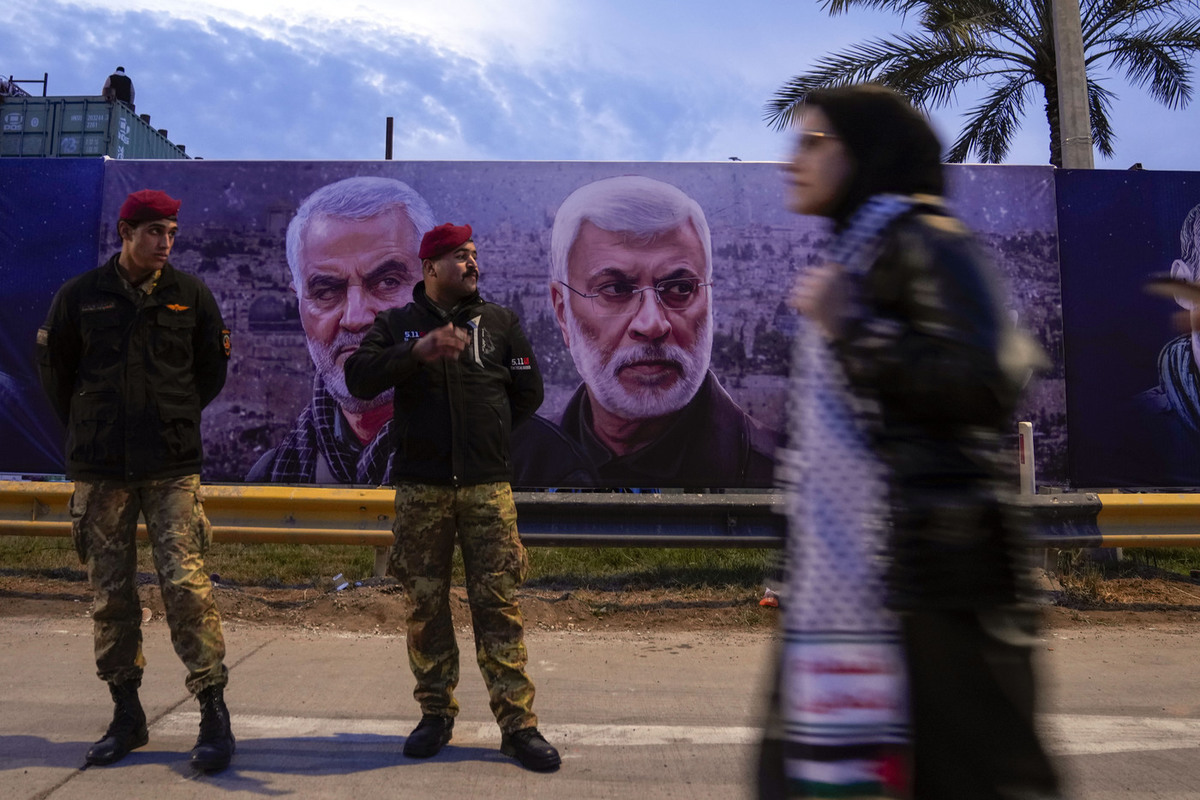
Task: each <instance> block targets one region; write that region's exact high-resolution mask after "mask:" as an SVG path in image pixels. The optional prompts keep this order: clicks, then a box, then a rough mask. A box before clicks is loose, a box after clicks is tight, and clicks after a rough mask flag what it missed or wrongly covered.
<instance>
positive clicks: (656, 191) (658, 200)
mask: <svg viewBox="0 0 1200 800" xmlns="http://www.w3.org/2000/svg"><path fill="white" fill-rule="evenodd" d="M584 222H590V223H592V224H593V225H595V226H596V227H597V228H600V229H601V230H605V231H610V232H613V233H625V234H628V235H630V236H632V237H634V238H635V239H641V240H643V241H645V242H649V241H650V240H652V239H653V237H654V236H656V235H657V234H661V233H666V232H667V231H671V230H674V229H675V228H678V227H680V226H681V225H683V224H684V223H685V222H691V223H692V227H693V228H695V230H696V235H697V236H699V237H700V244H701V246H702V247H703V248H704V279H705V280H706V281H707V280H709V279H710V278H711V277H712V235H711V234H710V233H709V230H708V220H707V219H705V217H704V210H703V209H701V208H700V204H699V203H697V202H696V201H695V200H693V199H692V198H690V197H688V196H687V195H686V194H684V193H683V191H681V190H680V189H679V188H678V187H676V186H672V185H671V184H669V183H663V182H662V181H656V180H654V179H653V178H647V177H645V176H643V175H622V176H619V177H616V178H605V179H603V180H598V181H595V182H593V183H589V184H586V185H584V186H581V187H579V188H578V189H576V190H575V191H573V192H571V194H570V195H568V196H567V199H566V200H564V201H563V202H562V205H560V206H559V207H558V212H557V213H556V214H555V215H554V228H553V230H552V231H551V232H550V280H551V282H553V281H563V282H566V280H567V259H568V257H569V256H570V255H571V247H572V246H573V245H574V244H575V239H576V238H578V236H579V228H580V226H582V225H583V223H584Z"/></svg>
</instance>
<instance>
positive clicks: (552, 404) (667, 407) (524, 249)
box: [0, 161, 1067, 489]
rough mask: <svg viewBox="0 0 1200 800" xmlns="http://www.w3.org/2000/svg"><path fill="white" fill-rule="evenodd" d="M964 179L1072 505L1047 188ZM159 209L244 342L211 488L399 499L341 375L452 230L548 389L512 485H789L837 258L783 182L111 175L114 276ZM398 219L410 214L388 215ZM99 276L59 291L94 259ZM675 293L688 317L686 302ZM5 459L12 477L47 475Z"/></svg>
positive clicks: (213, 165) (102, 229) (453, 169)
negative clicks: (820, 284) (432, 241)
mask: <svg viewBox="0 0 1200 800" xmlns="http://www.w3.org/2000/svg"><path fill="white" fill-rule="evenodd" d="M0 166H5V165H2V164H0ZM948 170H949V177H950V186H951V193H950V194H951V201H952V204H953V205H954V207H955V209H956V211H957V212H958V213H959V214H960V215H961V216H962V217H963V219H964V220H965V221H966V222H967V223H968V224H969V225H970V226H971V227H973V228H974V229H975V230H976V231H977V232H978V234H979V236H980V238H981V240H982V241H983V242H984V244H985V245H986V246H987V248H988V249H989V251H990V252H991V253H992V255H993V257H994V259H995V261H996V263H997V265H998V267H999V268H1000V271H1001V273H1002V275H1003V276H1004V278H1005V279H1006V280H1007V282H1008V284H1009V286H1010V288H1011V289H1012V304H1011V306H1012V313H1013V314H1014V316H1015V317H1017V318H1018V319H1020V320H1021V321H1022V322H1023V323H1024V324H1025V325H1027V326H1028V327H1029V328H1030V329H1031V330H1032V331H1033V332H1034V334H1035V335H1036V336H1037V337H1038V338H1039V340H1040V341H1041V342H1042V343H1043V345H1044V346H1045V348H1046V349H1047V351H1048V353H1049V354H1050V355H1051V359H1052V361H1053V362H1054V364H1055V366H1054V368H1053V369H1052V371H1051V372H1050V373H1048V374H1047V375H1045V376H1043V377H1042V378H1041V379H1040V380H1039V381H1038V382H1037V383H1036V384H1035V385H1034V386H1033V387H1031V391H1030V392H1029V395H1028V397H1027V401H1026V406H1025V408H1023V409H1022V413H1021V416H1022V418H1026V419H1032V420H1033V421H1034V423H1035V427H1036V429H1037V433H1038V443H1039V450H1038V455H1039V459H1040V465H1039V469H1040V479H1041V481H1042V482H1044V483H1058V484H1063V483H1065V482H1066V480H1067V474H1066V458H1067V452H1066V425H1065V409H1066V399H1065V385H1064V380H1063V377H1064V376H1063V371H1062V364H1063V361H1062V335H1063V331H1062V321H1061V313H1060V288H1059V276H1058V249H1059V239H1058V228H1057V221H1056V213H1055V211H1056V209H1055V191H1054V173H1053V170H1051V169H1050V168H1048V167H1047V168H1038V167H961V166H959V167H949V168H948ZM364 178H365V179H368V180H361V179H364ZM381 179H382V180H381ZM141 188H158V189H162V190H165V191H167V192H168V193H170V194H171V195H173V196H175V197H178V198H180V199H181V200H182V201H183V207H182V210H181V212H180V218H179V221H180V235H179V238H178V239H177V241H176V244H175V250H174V252H173V254H172V259H171V260H172V262H173V263H174V264H175V265H176V266H178V267H179V268H181V269H184V270H187V271H189V272H193V273H195V274H197V275H199V276H200V277H202V278H203V279H204V280H205V282H206V283H207V284H208V285H209V286H210V288H211V289H212V290H213V292H214V294H215V295H216V297H217V299H218V302H219V303H220V305H221V307H222V309H223V312H224V315H225V318H226V323H227V325H228V326H229V327H230V329H231V330H232V332H233V355H232V360H231V363H230V374H229V381H228V383H227V385H226V388H225V390H224V391H223V392H222V394H221V395H220V396H219V397H218V398H217V400H216V401H214V403H213V404H212V405H211V406H210V407H209V409H208V410H207V411H206V412H205V415H204V422H203V425H204V434H205V447H206V453H207V460H206V467H205V473H204V476H203V477H204V479H205V480H206V481H210V482H240V481H252V482H287V483H305V482H315V483H320V484H345V483H351V484H361V485H372V484H377V483H380V482H383V481H385V480H386V477H387V455H388V452H389V448H388V447H387V435H388V426H389V424H390V406H388V404H387V403H386V402H383V403H381V404H380V405H378V406H372V405H371V404H370V403H363V402H361V401H359V402H356V401H355V399H353V398H349V397H348V396H347V394H346V392H345V391H344V385H339V376H340V365H341V362H342V361H343V360H344V358H345V355H346V353H348V352H349V351H350V350H351V349H352V348H353V346H354V344H355V343H356V342H357V341H358V340H359V339H360V338H361V336H362V334H363V333H364V332H365V326H366V325H368V324H369V320H370V318H371V317H372V316H373V313H374V311H375V310H377V309H378V308H379V307H386V305H389V304H398V303H403V302H406V301H407V299H408V297H409V296H410V295H411V284H412V282H414V281H415V280H416V279H417V277H418V276H417V275H416V274H415V270H414V267H413V265H412V264H411V263H410V262H411V261H412V260H413V257H414V247H413V241H414V240H417V239H419V233H420V232H421V231H420V229H422V228H424V227H428V226H429V225H431V224H435V223H441V222H454V223H456V224H462V223H468V224H470V225H471V226H472V227H473V229H474V232H475V233H474V236H475V243H476V245H477V247H478V250H479V254H480V262H481V264H480V270H481V277H480V283H479V286H480V293H481V294H482V295H483V296H484V298H485V299H488V300H492V301H495V302H498V303H501V304H503V305H506V306H509V307H511V308H513V309H515V310H516V311H517V312H518V313H519V314H520V316H521V319H522V322H523V326H524V329H525V331H526V333H527V334H528V336H529V338H530V340H531V342H532V344H533V347H534V350H535V353H536V355H537V359H538V363H539V365H540V368H541V370H542V373H543V377H544V379H545V384H546V400H545V403H544V404H543V406H542V408H541V409H540V411H539V415H538V418H537V419H535V421H534V422H533V423H532V424H530V425H526V426H524V427H523V428H520V429H518V431H517V433H516V434H515V437H514V453H513V458H514V470H515V480H514V482H515V483H516V484H517V485H518V486H528V487H538V486H558V487H563V488H567V487H575V486H580V487H584V486H602V487H612V488H623V487H639V488H669V487H685V488H716V489H720V488H742V487H746V488H766V487H769V486H771V485H772V484H773V478H772V464H771V458H772V450H773V447H774V446H775V444H776V443H777V442H778V441H780V438H781V436H782V435H783V431H784V428H785V420H784V407H785V402H786V391H787V377H786V371H787V367H788V361H789V358H788V350H789V347H790V343H791V340H792V337H793V333H794V329H795V317H794V314H793V312H792V311H791V310H790V309H789V308H788V306H787V304H786V302H785V298H786V295H787V292H788V290H789V288H790V287H791V285H792V283H793V280H794V278H795V276H796V275H797V273H798V272H799V270H801V269H802V268H804V267H805V266H807V265H811V264H814V263H817V262H818V261H819V260H820V259H821V257H822V249H823V246H824V244H825V243H826V242H827V239H828V236H829V231H828V229H827V228H826V226H825V224H824V223H823V222H822V221H820V220H817V219H812V218H805V217H800V216H797V215H795V214H792V213H790V212H788V211H787V210H786V208H785V204H784V198H783V193H784V184H783V180H782V178H781V175H780V172H779V165H774V164H758V163H684V164H680V163H587V162H499V163H497V162H481V163H470V162H220V161H187V162H151V161H144V162H134V161H120V162H117V161H110V162H107V163H106V164H105V167H104V181H103V202H102V206H101V208H100V210H99V213H98V215H97V216H96V218H95V219H96V221H95V225H96V228H97V232H96V240H97V241H99V242H100V252H99V253H98V257H99V258H105V257H107V256H108V255H109V254H111V252H113V251H115V250H116V249H117V248H118V246H119V242H118V241H117V236H116V210H117V208H118V206H119V204H120V203H121V201H122V200H123V199H124V197H125V196H126V194H127V193H128V192H130V191H133V190H136V189H141ZM388 198H391V199H390V200H389V199H388ZM306 201H307V206H306ZM389 202H390V203H392V204H393V205H395V204H399V205H400V206H402V207H403V212H395V213H393V212H387V213H381V212H380V211H379V209H380V208H381V207H383V206H381V205H380V204H384V205H386V204H387V203H389ZM338 209H340V210H338ZM630 209H632V210H630ZM622 214H624V215H630V214H632V215H634V216H636V217H638V218H639V219H643V220H651V222H647V223H646V224H647V225H648V226H649V228H648V231H649V233H648V234H647V235H646V236H644V237H642V238H641V239H638V238H637V237H624V238H621V237H617V238H616V239H613V238H612V237H609V240H607V241H606V240H605V239H604V236H603V234H604V232H605V231H606V230H611V229H612V228H613V227H614V225H608V227H606V223H603V222H602V221H601V218H602V217H604V216H605V215H615V216H616V218H620V217H621V215H622ZM339 215H340V216H339ZM298 217H299V218H298ZM331 218H332V219H334V220H335V222H336V224H330V219H331ZM338 219H340V220H341V221H340V222H337V220H338ZM593 219H595V220H597V222H596V223H595V224H592V222H591V220H593ZM653 220H660V222H652V221H653ZM656 226H657V227H656ZM289 227H290V228H292V235H291V239H292V242H291V246H290V247H289V242H288V239H289V233H288V231H289ZM556 228H557V232H556ZM651 229H653V230H651ZM620 230H627V228H620ZM650 234H654V235H650ZM289 251H290V256H291V261H290V263H289ZM84 262H85V259H80V261H79V263H77V264H72V269H71V270H70V271H68V272H62V273H59V274H57V275H55V276H53V277H54V279H55V280H57V282H58V283H61V281H62V280H64V279H65V277H67V275H68V274H73V273H74V272H79V271H82V270H83V269H85V268H88V267H90V266H93V265H94V263H98V260H97V259H96V258H93V259H92V261H91V262H87V263H84ZM587 264H590V265H591V266H590V267H588V266H583V265H587ZM589 269H590V270H592V271H591V272H588V270H589ZM606 270H607V272H606ZM610 273H611V274H617V275H619V276H621V280H628V281H630V282H631V285H632V284H633V283H636V284H637V286H638V287H639V288H641V287H644V286H653V287H656V291H654V292H641V293H638V294H637V295H636V298H637V299H636V300H635V301H634V302H633V304H632V305H629V306H627V307H622V308H620V309H613V308H606V307H604V306H603V305H602V303H601V301H600V299H599V298H597V297H595V296H589V295H596V294H597V293H596V292H594V291H591V290H590V289H592V288H594V287H595V285H596V283H595V282H596V280H599V278H597V277H596V275H607V274H610ZM589 281H590V283H589ZM664 281H665V282H664ZM671 281H676V283H671ZM678 281H683V282H684V283H686V284H687V286H686V287H685V288H687V292H685V293H684V294H687V295H688V299H687V300H683V299H680V298H679V297H672V294H678V293H676V292H674V289H675V287H676V286H683V283H678ZM50 293H51V294H52V290H51V292H50ZM664 297H665V298H667V299H666V300H664V299H663V298H664ZM49 298H50V294H46V295H45V296H44V297H43V298H42V301H43V302H44V304H46V305H48V304H49ZM652 303H653V304H654V305H651V304H652ZM666 303H673V304H675V305H674V306H671V307H668V306H667V305H666ZM684 303H686V304H687V305H686V308H685V307H683V304H684ZM4 324H5V322H4V320H0V327H2V326H3V325H4ZM28 349H29V348H27V349H26V353H27V352H28ZM17 354H19V358H26V357H27V355H26V354H25V353H20V351H19V348H17V349H15V350H7V349H6V350H5V352H3V353H0V358H3V359H5V361H4V362H0V363H7V361H8V360H10V359H12V358H13V357H14V355H17ZM385 400H386V399H385ZM6 458H7V459H8V461H9V463H7V464H4V465H0V472H10V473H11V472H29V471H47V470H45V469H38V470H32V469H30V465H32V464H34V461H32V460H26V459H25V458H24V456H23V455H21V454H7V455H6ZM49 471H53V470H49Z"/></svg>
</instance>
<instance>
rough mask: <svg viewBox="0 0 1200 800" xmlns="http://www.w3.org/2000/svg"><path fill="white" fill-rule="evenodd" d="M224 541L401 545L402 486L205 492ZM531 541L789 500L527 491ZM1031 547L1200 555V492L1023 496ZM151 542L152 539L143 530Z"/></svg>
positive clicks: (632, 539)
mask: <svg viewBox="0 0 1200 800" xmlns="http://www.w3.org/2000/svg"><path fill="white" fill-rule="evenodd" d="M73 489H74V485H73V484H72V483H69V482H62V481H0V535H13V536H69V535H70V533H71V517H70V513H69V512H68V510H67V504H68V501H69V500H70V497H71V492H72V491H73ZM203 491H204V506H205V510H206V511H207V513H208V517H209V520H210V521H211V522H212V525H213V535H214V538H215V539H216V540H217V541H223V542H260V543H261V542H266V543H288V544H348V545H364V546H372V547H387V546H388V545H390V544H391V542H392V530H391V528H392V516H393V513H394V511H393V506H392V497H393V492H392V490H391V489H387V488H382V489H365V488H364V489H351V488H315V487H297V486H263V485H241V484H239V485H212V484H210V485H206V486H205V487H204V490H203ZM515 496H516V502H517V512H518V515H519V519H520V526H521V537H522V539H523V540H524V541H525V542H526V543H527V544H530V545H534V546H596V545H600V546H630V547H778V546H779V545H780V544H781V543H782V541H783V537H784V530H785V527H784V520H783V517H782V516H781V514H780V511H781V505H782V498H781V496H780V495H779V494H778V493H775V492H760V493H738V494H606V493H573V492H517V493H516V495H515ZM1013 506H1014V508H1016V509H1017V510H1018V511H1019V513H1020V514H1022V515H1023V516H1024V518H1025V519H1026V520H1027V521H1028V523H1029V525H1030V532H1031V536H1030V539H1029V544H1030V546H1031V547H1048V548H1060V549H1065V548H1075V547H1200V494H1116V493H1114V494H1098V493H1063V494H1038V495H1021V496H1018V497H1016V498H1015V499H1014V502H1013ZM141 535H143V536H144V535H145V531H144V529H143V530H141Z"/></svg>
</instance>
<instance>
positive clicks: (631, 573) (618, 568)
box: [527, 547, 774, 590]
mask: <svg viewBox="0 0 1200 800" xmlns="http://www.w3.org/2000/svg"><path fill="white" fill-rule="evenodd" d="M529 553H530V577H529V580H528V581H527V583H528V584H529V585H532V586H544V587H547V588H580V589H607V590H612V589H651V588H671V589H711V588H717V587H724V588H728V587H738V588H757V587H761V586H762V584H763V581H764V580H765V579H766V577H767V575H768V573H769V571H770V570H771V569H772V568H773V563H774V561H773V557H772V553H773V551H771V550H755V549H735V548H730V549H719V548H707V547H705V548H675V547H672V548H665V547H654V548H651V547H533V548H530V550H529Z"/></svg>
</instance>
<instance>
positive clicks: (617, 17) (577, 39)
mask: <svg viewBox="0 0 1200 800" xmlns="http://www.w3.org/2000/svg"><path fill="white" fill-rule="evenodd" d="M6 14H7V15H8V20H7V23H8V24H6V25H5V26H3V27H0V53H2V54H3V56H0V58H2V59H4V61H3V62H0V70H3V71H4V72H5V74H9V73H26V74H23V75H22V74H18V77H34V76H35V75H36V76H40V75H41V73H42V72H43V71H45V72H48V73H49V74H50V93H51V94H55V95H63V94H66V95H96V94H99V91H100V86H101V84H102V83H103V81H104V77H105V76H106V75H107V74H108V73H109V72H110V71H111V70H112V68H113V67H114V66H116V65H117V64H123V65H124V66H125V67H126V68H127V69H128V70H129V73H130V75H131V77H133V79H134V82H135V85H136V88H137V105H138V111H139V112H146V113H150V114H151V115H152V117H153V119H152V123H153V124H154V125H156V126H158V127H163V128H167V129H168V130H169V133H170V138H171V139H172V141H175V142H182V143H184V144H186V145H188V150H189V152H190V153H192V154H194V155H200V156H204V157H206V158H227V159H279V158H287V159H377V158H381V157H382V155H383V152H384V141H383V139H384V129H385V127H384V126H385V118H386V117H388V116H392V117H394V118H395V120H396V134H395V139H394V144H395V157H396V158H397V159H481V160H510V159H535V160H574V159H585V160H630V161H641V160H645V161H663V160H724V159H725V158H727V157H729V156H738V157H740V158H742V159H745V160H776V159H779V158H782V157H783V156H784V155H785V154H786V151H787V149H788V141H787V139H788V137H787V136H786V135H785V134H781V133H778V132H774V131H771V130H769V129H768V128H767V127H766V126H765V124H763V122H762V111H763V104H764V103H765V102H766V100H767V99H768V97H770V95H771V94H772V93H773V92H774V91H775V90H776V89H777V88H778V87H779V86H780V85H781V84H782V83H783V82H784V81H785V80H786V79H787V78H788V77H790V76H791V75H793V74H796V73H798V72H800V71H803V70H804V69H805V68H806V67H807V66H808V65H809V64H810V63H811V62H812V61H813V60H814V59H815V58H816V57H818V56H819V55H820V54H821V53H824V52H828V51H830V50H834V49H840V48H843V47H845V46H846V45H848V44H850V43H852V42H856V41H861V40H862V39H865V38H867V37H869V36H874V35H878V34H881V33H885V32H890V31H894V30H895V29H896V27H897V26H898V19H897V18H896V17H895V16H892V15H884V14H878V13H871V12H863V13H860V12H858V11H856V12H855V13H854V14H851V15H844V16H839V17H836V18H832V19H831V18H829V17H828V16H826V15H825V14H824V12H821V11H820V10H819V8H817V7H815V5H814V4H807V3H786V4H779V3H778V2H776V0H745V1H744V2H743V3H740V4H738V5H737V7H736V8H734V7H732V6H730V4H728V3H725V2H721V1H720V0H694V2H692V3H690V4H689V5H688V6H687V7H686V13H684V12H683V11H681V7H680V6H678V5H676V4H670V3H649V2H645V0H578V2H570V3H562V2H556V1H555V0H511V1H510V2H506V3H494V2H483V0H439V2H437V3H429V2H427V0H426V1H424V2H405V1H403V0H401V1H400V2H396V1H395V0H388V2H383V0H358V2H355V0H348V2H344V3H339V4H329V3H328V0H320V2H317V0H295V1H294V2H287V3H284V2H282V0H271V2H262V0H240V1H239V0H204V1H202V2H199V3H191V4H187V5H184V6H179V7H172V8H169V9H164V8H162V7H161V6H160V5H156V4H154V3H151V2H148V0H121V2H120V3H119V4H118V3H114V2H107V1H106V2H92V1H91V0H78V2H75V3H65V2H54V0H50V1H49V2H42V3H41V4H39V6H38V8H37V9H36V10H34V9H33V8H32V7H31V6H29V5H20V6H16V7H14V8H13V9H10V10H8V11H7V12H6ZM1121 94H1122V100H1121V101H1120V102H1119V103H1118V104H1117V107H1116V108H1115V109H1114V123H1115V124H1114V128H1115V130H1116V131H1117V134H1118V136H1120V137H1122V139H1121V141H1120V142H1119V147H1121V148H1122V149H1121V150H1119V152H1118V158H1117V159H1116V160H1115V162H1104V163H1102V164H1101V166H1112V165H1114V164H1116V165H1119V166H1120V167H1124V166H1128V165H1127V164H1124V163H1121V162H1122V161H1124V160H1129V161H1130V163H1132V161H1134V160H1141V161H1143V162H1146V166H1147V167H1151V166H1152V162H1153V161H1154V160H1155V158H1156V157H1163V158H1169V161H1166V162H1164V163H1165V164H1166V165H1174V166H1175V167H1176V168H1184V167H1183V165H1185V164H1193V163H1194V156H1193V155H1192V153H1191V152H1190V151H1191V149H1192V144H1191V143H1192V142H1194V141H1195V139H1196V134H1197V133H1200V131H1198V130H1197V125H1198V124H1200V123H1198V122H1197V121H1196V120H1200V115H1195V114H1193V113H1192V112H1191V111H1190V110H1189V111H1186V112H1183V113H1182V114H1181V113H1180V112H1165V111H1164V112H1162V114H1168V113H1169V114H1170V117H1169V118H1168V117H1164V116H1162V114H1160V115H1159V116H1158V117H1156V119H1167V120H1168V121H1167V122H1165V123H1158V124H1156V125H1155V126H1153V127H1149V128H1148V126H1146V125H1144V124H1143V123H1142V121H1141V110H1142V109H1144V108H1146V107H1147V106H1146V104H1143V103H1139V102H1138V98H1139V95H1140V92H1139V91H1138V90H1134V89H1129V90H1121ZM1147 102H1148V101H1147ZM964 105H966V104H965V103H964ZM1127 108H1128V109H1131V110H1132V109H1137V112H1133V113H1130V114H1128V115H1125V116H1122V114H1123V113H1124V112H1125V109H1127ZM934 119H935V123H936V124H937V126H938V128H939V130H940V132H941V134H942V137H943V139H945V140H947V141H949V140H952V139H953V138H954V135H955V132H956V125H957V114H956V113H955V112H953V111H949V112H939V113H938V114H936V115H935V117H934ZM1043 127H1044V123H1039V120H1038V118H1037V115H1036V109H1035V110H1034V113H1032V114H1031V115H1030V116H1029V117H1028V118H1027V120H1026V121H1025V123H1024V128H1023V131H1022V133H1021V134H1020V136H1018V138H1017V141H1016V142H1015V144H1014V149H1013V152H1012V157H1011V160H1012V161H1014V162H1024V163H1045V161H1046V159H1047V155H1046V153H1047V143H1046V139H1045V134H1044V131H1043ZM1143 129H1146V130H1143ZM1162 130H1171V131H1174V130H1178V131H1179V135H1178V136H1177V137H1174V136H1173V137H1172V139H1171V140H1170V141H1157V138H1156V137H1158V136H1159V135H1160V133H1161V131H1162ZM1152 146H1153V148H1154V149H1153V151H1152V150H1151V147H1152ZM1124 152H1136V153H1139V155H1138V156H1137V157H1126V156H1122V155H1121V154H1122V153H1124ZM1166 154H1169V156H1168V155H1166Z"/></svg>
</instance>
